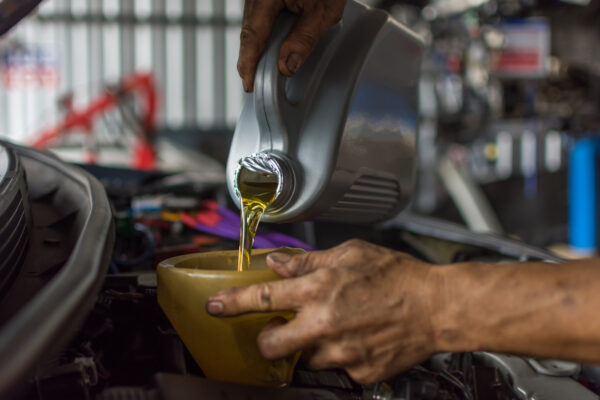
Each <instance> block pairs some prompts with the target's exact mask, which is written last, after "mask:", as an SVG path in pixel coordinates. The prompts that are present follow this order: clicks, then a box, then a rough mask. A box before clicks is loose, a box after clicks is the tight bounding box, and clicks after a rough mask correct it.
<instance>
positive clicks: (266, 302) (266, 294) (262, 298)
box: [256, 282, 272, 311]
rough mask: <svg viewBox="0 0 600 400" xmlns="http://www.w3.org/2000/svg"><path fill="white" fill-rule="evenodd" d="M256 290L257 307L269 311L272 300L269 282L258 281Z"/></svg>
mask: <svg viewBox="0 0 600 400" xmlns="http://www.w3.org/2000/svg"><path fill="white" fill-rule="evenodd" d="M257 289H258V290H257V291H256V296H257V297H256V304H257V305H258V308H259V309H260V310H264V311H270V310H271V308H272V302H271V294H272V288H271V284H270V283H268V282H266V283H259V284H258V288H257Z"/></svg>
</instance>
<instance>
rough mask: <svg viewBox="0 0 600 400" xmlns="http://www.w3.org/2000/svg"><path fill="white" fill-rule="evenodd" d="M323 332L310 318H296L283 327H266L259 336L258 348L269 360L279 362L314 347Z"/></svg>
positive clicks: (299, 316)
mask: <svg viewBox="0 0 600 400" xmlns="http://www.w3.org/2000/svg"><path fill="white" fill-rule="evenodd" d="M321 337H322V332H321V331H320V330H319V329H318V327H317V326H316V325H315V324H314V323H313V321H312V320H311V319H310V318H306V317H303V316H302V315H300V314H298V315H296V318H294V319H292V320H291V321H289V322H287V323H286V324H284V325H281V326H273V325H271V326H268V327H265V328H264V329H263V330H262V331H261V332H260V334H259V335H258V340H257V342H258V348H259V349H260V352H261V354H262V355H263V357H265V358H266V359H267V360H278V359H280V358H284V357H287V356H289V355H291V354H294V353H296V352H297V351H301V350H303V349H305V348H309V347H312V346H314V344H315V343H316V342H317V341H318V340H319V338H321Z"/></svg>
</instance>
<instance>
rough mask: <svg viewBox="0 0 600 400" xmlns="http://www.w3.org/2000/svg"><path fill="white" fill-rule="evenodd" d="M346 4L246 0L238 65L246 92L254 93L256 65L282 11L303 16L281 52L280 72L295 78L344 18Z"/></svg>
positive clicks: (339, 0)
mask: <svg viewBox="0 0 600 400" xmlns="http://www.w3.org/2000/svg"><path fill="white" fill-rule="evenodd" d="M345 3H346V0H246V2H245V3H244V18H243V22H242V32H241V34H240V55H239V59H238V64H237V68H238V72H239V73H240V76H241V78H242V85H243V86H244V90H245V91H246V92H251V91H252V89H253V86H254V73H255V71H256V64H257V63H258V59H259V58H260V56H261V55H262V53H263V51H264V49H265V45H266V42H267V38H268V37H269V34H270V32H271V27H272V26H273V21H274V20H275V17H276V16H277V14H279V12H280V11H281V10H282V9H287V10H289V11H291V12H292V13H294V14H297V15H298V16H299V18H298V21H297V22H296V25H295V26H294V28H293V29H292V31H291V32H290V34H289V35H288V37H287V38H286V39H285V41H284V42H283V44H282V46H281V49H280V51H279V70H280V71H281V73H283V74H284V75H286V76H292V75H293V74H295V73H296V71H297V70H298V68H300V66H301V65H302V63H304V61H305V60H306V58H307V57H308V55H309V54H310V53H311V52H312V50H313V49H314V47H315V46H316V44H317V41H318V40H319V38H320V37H321V35H323V33H325V31H326V30H327V29H329V28H330V27H332V26H333V25H335V24H336V23H337V22H338V21H339V20H340V19H341V18H342V13H343V11H344V5H345Z"/></svg>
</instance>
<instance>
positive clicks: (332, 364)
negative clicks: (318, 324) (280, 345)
mask: <svg viewBox="0 0 600 400" xmlns="http://www.w3.org/2000/svg"><path fill="white" fill-rule="evenodd" d="M361 354H362V353H361V350H360V349H358V348H356V347H351V346H348V345H344V344H339V343H331V342H329V343H326V344H323V345H321V346H319V347H318V348H316V349H314V351H313V352H311V353H310V354H309V355H308V356H307V357H306V358H305V359H304V362H305V363H306V365H307V366H308V367H309V368H310V369H315V370H319V369H331V368H345V367H347V366H349V365H354V364H356V363H358V362H359V361H360V360H361V357H362V355H361Z"/></svg>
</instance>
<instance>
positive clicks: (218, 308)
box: [206, 301, 223, 315]
mask: <svg viewBox="0 0 600 400" xmlns="http://www.w3.org/2000/svg"><path fill="white" fill-rule="evenodd" d="M206 312H208V313H209V314H210V315H221V314H222V313H223V303H221V302H220V301H209V302H208V303H206Z"/></svg>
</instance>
